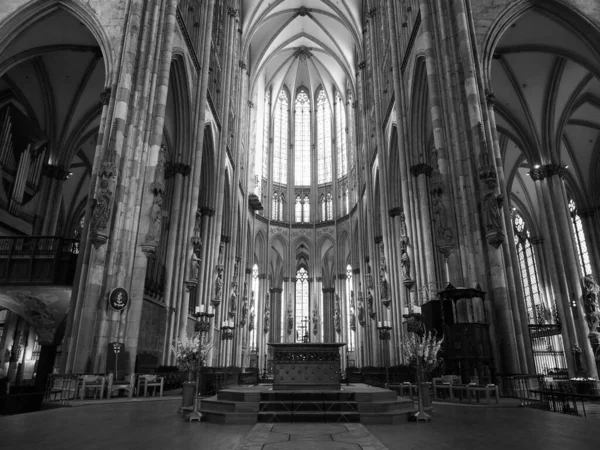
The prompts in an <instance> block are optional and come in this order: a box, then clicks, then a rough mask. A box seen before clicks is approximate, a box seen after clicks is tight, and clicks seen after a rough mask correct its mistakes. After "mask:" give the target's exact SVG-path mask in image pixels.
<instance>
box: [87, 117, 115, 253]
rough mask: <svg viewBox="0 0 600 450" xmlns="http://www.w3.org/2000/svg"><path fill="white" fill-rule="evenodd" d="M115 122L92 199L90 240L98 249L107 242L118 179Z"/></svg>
mask: <svg viewBox="0 0 600 450" xmlns="http://www.w3.org/2000/svg"><path fill="white" fill-rule="evenodd" d="M116 133H117V120H116V119H115V121H114V122H113V126H112V130H111V136H110V139H109V142H108V147H107V148H106V153H105V155H104V159H103V161H102V164H101V165H100V170H99V172H98V187H97V189H96V193H95V196H94V199H93V204H92V207H93V212H92V218H91V221H90V239H91V241H92V244H93V245H94V247H96V248H99V247H100V246H101V245H103V244H105V243H106V242H107V241H108V235H109V231H108V226H109V222H110V217H111V215H112V210H113V206H114V202H115V196H114V194H115V190H116V186H117V178H118V166H117V151H116V146H117V138H116Z"/></svg>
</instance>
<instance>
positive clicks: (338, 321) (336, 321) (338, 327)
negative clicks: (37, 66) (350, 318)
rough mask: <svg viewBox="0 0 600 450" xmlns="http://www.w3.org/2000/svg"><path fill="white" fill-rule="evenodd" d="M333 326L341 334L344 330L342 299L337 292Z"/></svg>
mask: <svg viewBox="0 0 600 450" xmlns="http://www.w3.org/2000/svg"><path fill="white" fill-rule="evenodd" d="M333 327H334V328H335V332H336V333H337V334H340V333H341V332H342V320H341V301H340V296H339V295H338V294H335V306H334V311H333Z"/></svg>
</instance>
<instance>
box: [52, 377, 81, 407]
mask: <svg viewBox="0 0 600 450" xmlns="http://www.w3.org/2000/svg"><path fill="white" fill-rule="evenodd" d="M76 396H77V379H75V378H73V377H68V376H65V377H60V376H59V377H56V378H54V382H53V383H52V387H51V388H50V390H49V392H48V400H49V401H61V402H62V401H66V400H73V399H75V397H76Z"/></svg>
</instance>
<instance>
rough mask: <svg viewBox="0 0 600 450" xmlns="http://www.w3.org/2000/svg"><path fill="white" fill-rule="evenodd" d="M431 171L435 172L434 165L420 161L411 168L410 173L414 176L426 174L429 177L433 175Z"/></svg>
mask: <svg viewBox="0 0 600 450" xmlns="http://www.w3.org/2000/svg"><path fill="white" fill-rule="evenodd" d="M431 172H433V167H431V166H430V165H429V164H425V163H419V164H415V165H414V166H412V167H411V168H410V173H411V174H412V176H413V177H415V178H416V177H418V176H419V175H425V176H427V177H430V176H431Z"/></svg>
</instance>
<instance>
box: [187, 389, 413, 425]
mask: <svg viewBox="0 0 600 450" xmlns="http://www.w3.org/2000/svg"><path fill="white" fill-rule="evenodd" d="M199 409H200V412H201V413H202V415H203V416H204V418H203V420H206V421H208V422H214V423H231V424H233V423H237V424H248V423H256V422H267V423H277V422H330V423H331V422H332V423H336V422H361V423H366V424H397V423H400V422H405V421H406V420H407V419H406V417H407V413H409V412H411V411H414V406H413V402H412V400H410V399H408V398H404V397H397V395H396V393H395V392H393V391H390V390H387V389H379V388H373V387H368V386H365V385H355V386H350V387H346V386H344V388H343V390H340V391H335V390H334V391H273V390H271V389H270V387H269V386H268V385H263V386H256V387H243V386H240V387H237V388H236V387H233V388H229V389H225V390H222V391H220V392H219V393H218V394H217V395H216V396H213V397H210V398H206V399H203V400H202V401H201V402H200V408H199Z"/></svg>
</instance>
